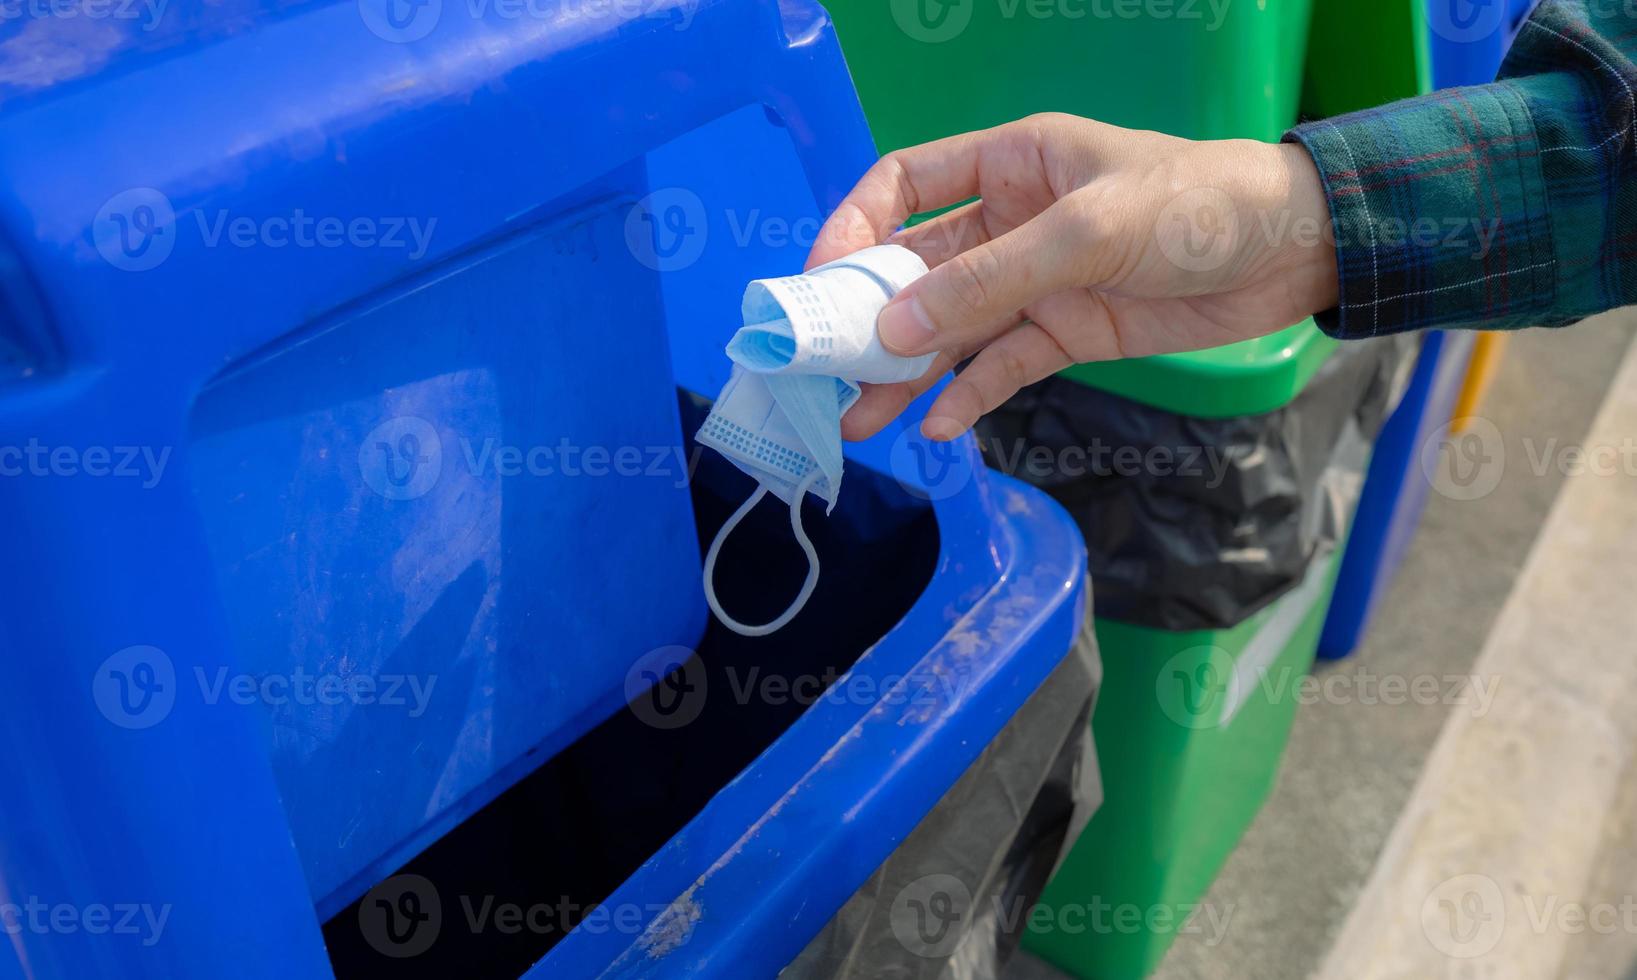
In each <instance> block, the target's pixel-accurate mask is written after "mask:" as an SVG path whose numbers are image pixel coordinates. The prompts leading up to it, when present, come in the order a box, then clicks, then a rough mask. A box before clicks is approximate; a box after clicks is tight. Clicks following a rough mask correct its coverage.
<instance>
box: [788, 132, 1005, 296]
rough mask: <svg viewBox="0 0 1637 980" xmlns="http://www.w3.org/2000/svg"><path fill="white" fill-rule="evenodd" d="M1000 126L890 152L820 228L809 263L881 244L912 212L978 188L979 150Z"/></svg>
mask: <svg viewBox="0 0 1637 980" xmlns="http://www.w3.org/2000/svg"><path fill="white" fill-rule="evenodd" d="M994 134H995V130H983V131H981V132H976V133H963V134H961V135H959V136H950V137H947V138H945V139H941V140H935V141H933V142H931V143H923V144H921V145H920V146H912V147H910V148H908V149H904V150H896V151H894V152H892V153H889V154H887V155H886V156H884V157H882V158H881V159H880V160H879V161H877V162H876V164H875V166H873V167H871V168H870V169H869V171H868V172H867V173H865V174H864V177H863V178H862V179H861V180H859V182H858V186H856V187H854V188H853V189H852V191H851V192H850V193H849V194H848V195H847V197H846V198H845V199H844V200H843V201H842V202H841V204H840V205H839V206H837V208H836V209H835V212H834V213H833V214H831V215H830V218H829V220H828V221H826V222H825V223H824V227H822V228H820V229H819V233H818V241H816V242H815V243H814V244H813V250H812V252H810V253H809V254H808V256H807V268H809V269H811V268H813V267H814V266H816V265H823V264H824V263H826V262H831V261H834V260H835V259H839V258H841V257H842V256H844V255H850V254H852V253H853V252H856V251H858V250H859V249H861V248H867V247H869V246H871V245H879V244H881V243H882V242H884V241H886V240H887V236H889V235H891V234H892V233H893V231H894V230H896V229H897V228H898V226H899V225H901V224H903V223H904V221H905V219H907V218H908V217H909V216H910V215H912V214H917V213H919V212H922V211H932V210H935V209H937V208H941V207H946V206H948V205H950V204H955V203H957V202H959V201H963V200H965V199H966V198H969V197H976V196H977V193H978V156H979V153H980V151H981V150H982V148H983V147H984V146H985V145H986V144H987V143H988V142H989V141H991V140H993V139H995V138H996V137H995V135H994Z"/></svg>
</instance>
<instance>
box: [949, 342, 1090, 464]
mask: <svg viewBox="0 0 1637 980" xmlns="http://www.w3.org/2000/svg"><path fill="white" fill-rule="evenodd" d="M1072 363H1074V361H1073V359H1072V358H1070V357H1069V355H1068V354H1067V353H1066V352H1065V351H1064V350H1063V348H1062V347H1061V346H1059V345H1058V343H1057V341H1056V340H1054V339H1052V336H1051V334H1049V333H1047V332H1046V330H1045V329H1044V328H1043V327H1041V326H1040V325H1039V324H1037V323H1034V322H1025V323H1023V324H1021V325H1020V326H1018V327H1016V328H1014V329H1013V330H1012V331H1011V332H1010V333H1006V334H1003V335H1002V336H1001V337H999V338H998V339H997V340H995V342H994V343H992V344H990V345H989V346H988V347H985V348H984V349H983V350H982V351H980V352H978V356H977V357H975V358H973V359H972V363H971V364H968V365H967V366H966V370H964V371H962V372H961V373H960V374H957V375H956V376H955V380H953V381H951V382H950V383H949V387H947V388H945V389H944V390H943V391H942V392H941V393H940V394H939V395H938V398H937V399H936V400H935V401H934V402H933V403H932V407H931V408H930V409H928V410H927V417H926V420H925V421H923V422H922V423H921V433H922V435H925V436H926V437H927V438H928V439H935V440H938V441H940V442H947V441H948V440H950V439H954V438H957V437H959V436H960V435H961V433H963V432H965V431H966V430H967V429H970V428H972V426H973V425H975V424H977V421H978V419H979V418H982V417H983V416H984V415H986V414H988V413H989V412H992V411H994V410H995V409H997V408H999V407H1000V406H1001V403H1003V402H1005V401H1006V399H1008V398H1010V397H1012V396H1013V395H1015V394H1017V392H1018V390H1019V389H1021V388H1023V387H1024V386H1025V385H1031V384H1034V383H1035V382H1036V381H1039V380H1040V379H1041V378H1044V377H1046V376H1048V375H1051V374H1054V373H1056V372H1058V371H1061V370H1062V369H1063V368H1066V367H1068V366H1069V365H1070V364H1072Z"/></svg>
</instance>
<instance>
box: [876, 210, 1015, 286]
mask: <svg viewBox="0 0 1637 980" xmlns="http://www.w3.org/2000/svg"><path fill="white" fill-rule="evenodd" d="M989 239H990V235H989V226H988V223H987V222H986V221H985V220H984V216H983V202H982V201H973V202H972V203H970V204H963V205H961V206H960V207H958V208H956V209H955V210H953V211H950V212H948V213H946V214H940V215H938V216H937V217H936V218H933V219H932V220H930V221H923V222H921V223H920V224H918V225H915V226H914V227H912V228H905V229H904V230H903V231H900V232H897V233H896V234H894V235H893V236H892V237H891V238H889V239H888V241H890V242H892V244H894V245H902V246H904V247H905V248H907V249H909V250H910V251H911V252H914V253H915V254H916V255H919V256H920V257H921V261H923V262H925V263H926V264H927V267H928V268H932V269H936V268H937V267H938V266H940V265H943V264H944V263H945V262H948V261H949V260H950V259H952V258H954V257H955V256H957V255H959V254H961V253H962V252H967V251H971V250H972V249H974V248H977V247H978V246H979V245H982V244H984V243H985V242H988V241H989Z"/></svg>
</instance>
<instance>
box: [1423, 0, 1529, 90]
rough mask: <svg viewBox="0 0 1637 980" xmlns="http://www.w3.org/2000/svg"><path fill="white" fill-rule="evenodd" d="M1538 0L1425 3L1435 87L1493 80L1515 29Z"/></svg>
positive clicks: (1432, 1)
mask: <svg viewBox="0 0 1637 980" xmlns="http://www.w3.org/2000/svg"><path fill="white" fill-rule="evenodd" d="M1539 2H1540V0H1426V15H1427V27H1428V33H1429V36H1430V37H1431V39H1432V47H1431V54H1432V84H1433V87H1434V88H1454V87H1455V86H1458V85H1483V84H1486V83H1488V82H1493V81H1494V80H1495V75H1496V74H1497V73H1498V72H1499V71H1500V70H1501V61H1502V59H1504V58H1505V57H1506V51H1507V49H1508V48H1509V47H1511V45H1512V39H1513V38H1514V37H1516V36H1517V33H1518V28H1519V27H1520V26H1521V25H1522V24H1523V22H1524V20H1526V19H1527V18H1528V17H1529V13H1530V11H1532V10H1534V8H1535V4H1537V3H1539Z"/></svg>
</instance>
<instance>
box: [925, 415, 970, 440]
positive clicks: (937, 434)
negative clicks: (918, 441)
mask: <svg viewBox="0 0 1637 980" xmlns="http://www.w3.org/2000/svg"><path fill="white" fill-rule="evenodd" d="M965 431H966V429H965V428H963V427H962V426H961V424H960V423H959V422H957V421H955V420H954V419H951V418H945V417H943V416H941V415H939V416H930V417H928V418H927V419H926V420H925V421H923V422H922V423H921V435H923V436H926V437H927V438H928V439H931V440H932V441H933V442H949V441H950V440H952V439H959V438H960V437H961V433H963V432H965Z"/></svg>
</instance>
